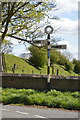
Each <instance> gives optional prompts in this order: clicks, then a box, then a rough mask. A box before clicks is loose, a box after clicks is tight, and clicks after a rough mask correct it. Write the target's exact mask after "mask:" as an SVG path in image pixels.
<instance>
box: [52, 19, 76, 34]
mask: <svg viewBox="0 0 80 120" xmlns="http://www.w3.org/2000/svg"><path fill="white" fill-rule="evenodd" d="M51 25H52V26H53V28H54V27H55V28H59V27H60V29H59V30H58V31H57V33H59V34H75V35H77V34H78V20H76V21H72V20H70V19H68V18H61V20H60V21H54V20H51Z"/></svg>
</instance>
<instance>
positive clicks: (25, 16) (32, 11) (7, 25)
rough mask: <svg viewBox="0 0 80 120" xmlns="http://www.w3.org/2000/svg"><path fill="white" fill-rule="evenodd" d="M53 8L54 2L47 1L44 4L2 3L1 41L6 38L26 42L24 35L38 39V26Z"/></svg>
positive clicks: (31, 2)
mask: <svg viewBox="0 0 80 120" xmlns="http://www.w3.org/2000/svg"><path fill="white" fill-rule="evenodd" d="M54 7H56V5H55V2H54V1H53V4H50V2H49V1H47V0H45V1H44V2H39V1H28V0H27V1H26V2H2V30H1V33H2V40H4V38H5V36H8V37H13V38H16V39H18V40H21V41H26V42H28V40H27V39H23V38H24V34H26V38H28V37H30V38H31V39H34V37H35V38H36V37H39V34H40V33H41V32H40V30H39V28H40V26H38V24H39V22H40V20H42V19H44V16H45V15H46V13H47V12H48V11H49V10H51V9H52V8H54ZM42 26H43V25H42ZM37 30H39V31H38V33H39V34H37ZM22 31H23V32H22ZM25 31H26V32H25ZM15 35H16V36H15ZM41 35H42V34H41Z"/></svg>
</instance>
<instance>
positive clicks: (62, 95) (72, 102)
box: [0, 88, 80, 110]
mask: <svg viewBox="0 0 80 120" xmlns="http://www.w3.org/2000/svg"><path fill="white" fill-rule="evenodd" d="M0 90H1V89H0ZM0 99H1V98H0ZM79 99H80V92H78V91H76V92H70V91H68V92H61V91H57V90H51V91H41V92H40V91H37V90H33V89H13V88H5V89H3V90H2V102H3V104H22V105H39V106H47V107H49V108H64V109H68V110H80V102H79Z"/></svg>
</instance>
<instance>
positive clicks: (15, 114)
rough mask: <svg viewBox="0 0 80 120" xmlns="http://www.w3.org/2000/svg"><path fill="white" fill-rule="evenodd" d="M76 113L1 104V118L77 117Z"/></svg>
mask: <svg viewBox="0 0 80 120" xmlns="http://www.w3.org/2000/svg"><path fill="white" fill-rule="evenodd" d="M78 115H79V114H78V112H77V111H68V110H61V109H45V108H37V107H29V106H15V105H2V118H43V119H47V118H78ZM75 120H76V119H75Z"/></svg>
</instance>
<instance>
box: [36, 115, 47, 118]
mask: <svg viewBox="0 0 80 120" xmlns="http://www.w3.org/2000/svg"><path fill="white" fill-rule="evenodd" d="M35 116H36V117H39V118H46V117H43V116H39V115H35Z"/></svg>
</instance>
